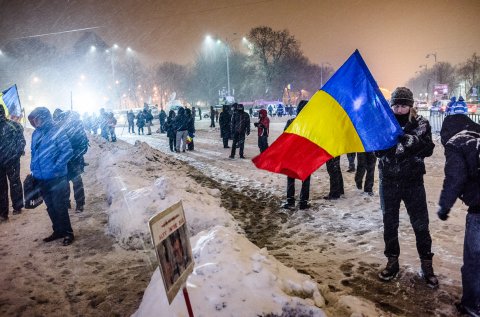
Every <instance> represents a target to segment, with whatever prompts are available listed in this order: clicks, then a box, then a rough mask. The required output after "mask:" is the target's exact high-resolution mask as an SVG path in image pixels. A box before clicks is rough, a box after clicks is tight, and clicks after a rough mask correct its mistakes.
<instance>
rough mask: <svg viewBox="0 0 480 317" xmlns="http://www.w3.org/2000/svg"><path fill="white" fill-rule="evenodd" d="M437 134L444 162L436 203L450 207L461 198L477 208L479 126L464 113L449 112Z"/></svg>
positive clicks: (479, 194) (479, 199)
mask: <svg viewBox="0 0 480 317" xmlns="http://www.w3.org/2000/svg"><path fill="white" fill-rule="evenodd" d="M440 135H441V137H442V144H443V145H444V147H445V159H446V162H445V179H444V181H443V188H442V192H441V194H440V201H439V205H440V206H441V207H443V208H445V209H450V208H452V206H453V204H454V203H455V201H456V200H457V198H460V199H461V200H462V201H463V202H464V203H465V204H466V205H467V206H476V207H480V175H479V168H480V165H479V154H480V125H478V124H476V123H475V122H473V121H472V120H470V118H468V117H467V116H466V115H463V114H456V115H450V116H447V117H446V118H445V121H444V122H443V125H442V130H441V132H440ZM477 209H478V208H477Z"/></svg>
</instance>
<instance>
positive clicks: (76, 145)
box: [53, 109, 88, 212]
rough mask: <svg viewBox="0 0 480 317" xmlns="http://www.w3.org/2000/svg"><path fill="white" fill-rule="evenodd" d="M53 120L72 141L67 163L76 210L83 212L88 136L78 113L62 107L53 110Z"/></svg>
mask: <svg viewBox="0 0 480 317" xmlns="http://www.w3.org/2000/svg"><path fill="white" fill-rule="evenodd" d="M53 120H54V121H55V123H56V124H57V126H58V127H59V128H60V130H62V131H64V132H65V134H66V135H67V137H68V140H69V141H70V145H71V147H72V150H73V156H72V158H71V159H70V161H69V162H68V164H67V169H68V174H67V178H68V181H70V182H72V185H73V197H74V199H75V205H76V208H75V210H76V212H82V211H83V210H84V206H85V190H84V188H83V180H82V173H83V172H84V167H85V160H84V158H83V156H84V155H85V153H87V150H88V138H87V135H86V133H85V130H84V129H83V123H82V121H81V120H80V119H79V117H78V114H76V113H74V112H71V111H66V112H63V111H62V110H60V109H56V110H55V111H54V112H53ZM68 197H70V185H69V186H68Z"/></svg>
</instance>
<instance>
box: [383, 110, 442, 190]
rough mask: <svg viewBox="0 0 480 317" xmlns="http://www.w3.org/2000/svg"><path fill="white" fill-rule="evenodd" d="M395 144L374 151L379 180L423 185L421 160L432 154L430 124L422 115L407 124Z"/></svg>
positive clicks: (423, 169)
mask: <svg viewBox="0 0 480 317" xmlns="http://www.w3.org/2000/svg"><path fill="white" fill-rule="evenodd" d="M403 132H404V133H405V134H404V135H403V136H401V137H400V138H399V142H398V143H397V145H395V146H393V147H392V148H390V149H387V150H383V151H377V152H375V156H377V157H378V158H379V161H378V169H379V176H380V180H381V181H382V182H384V183H396V184H398V183H401V184H407V185H410V184H412V185H413V184H423V175H424V174H425V163H424V162H423V159H424V158H425V157H428V156H431V155H432V154H433V149H434V147H435V144H433V141H432V131H431V127H430V123H429V122H428V120H427V119H425V118H423V117H422V116H417V117H416V118H414V119H413V120H412V122H407V124H406V125H405V127H404V128H403Z"/></svg>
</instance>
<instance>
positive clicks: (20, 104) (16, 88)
mask: <svg viewBox="0 0 480 317" xmlns="http://www.w3.org/2000/svg"><path fill="white" fill-rule="evenodd" d="M14 86H15V91H16V92H17V99H18V105H19V106H20V109H21V110H20V112H23V119H24V120H26V118H25V109H23V107H22V102H21V101H20V95H19V94H18V87H17V84H15V85H14ZM22 110H23V111H22ZM25 124H26V121H25Z"/></svg>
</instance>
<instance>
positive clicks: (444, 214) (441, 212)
mask: <svg viewBox="0 0 480 317" xmlns="http://www.w3.org/2000/svg"><path fill="white" fill-rule="evenodd" d="M449 212H450V209H446V208H443V207H439V208H438V211H437V215H438V218H440V220H442V221H445V220H447V219H448V213H449Z"/></svg>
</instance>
